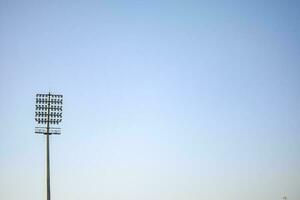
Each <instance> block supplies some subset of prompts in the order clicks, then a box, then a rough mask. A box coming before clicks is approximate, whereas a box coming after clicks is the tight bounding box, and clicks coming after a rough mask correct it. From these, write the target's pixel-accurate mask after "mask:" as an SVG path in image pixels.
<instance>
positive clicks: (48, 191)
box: [46, 92, 50, 200]
mask: <svg viewBox="0 0 300 200" xmlns="http://www.w3.org/2000/svg"><path fill="white" fill-rule="evenodd" d="M48 95H49V96H48V109H47V114H48V116H47V134H46V137H47V138H46V139H47V141H46V143H47V144H46V145H47V147H46V148H47V200H50V155H49V134H50V133H49V120H50V119H49V116H50V92H49V94H48Z"/></svg>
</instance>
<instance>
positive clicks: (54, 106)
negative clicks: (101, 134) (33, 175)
mask: <svg viewBox="0 0 300 200" xmlns="http://www.w3.org/2000/svg"><path fill="white" fill-rule="evenodd" d="M35 102H36V105H35V121H36V123H37V124H38V126H37V127H35V133H37V134H44V135H46V152H47V153H46V156H47V159H46V166H47V167H46V170H47V180H46V185H47V200H50V152H49V148H50V147H49V136H50V135H53V134H55V135H60V134H61V129H60V128H59V127H58V125H59V124H60V123H61V121H62V104H63V95H58V94H51V93H48V94H37V95H36V101H35Z"/></svg>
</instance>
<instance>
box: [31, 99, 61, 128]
mask: <svg viewBox="0 0 300 200" xmlns="http://www.w3.org/2000/svg"><path fill="white" fill-rule="evenodd" d="M62 103H63V96H62V95H53V94H37V95H36V106H35V110H36V112H35V121H36V122H37V123H38V124H47V123H48V116H49V124H59V123H60V122H61V121H62Z"/></svg>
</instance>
